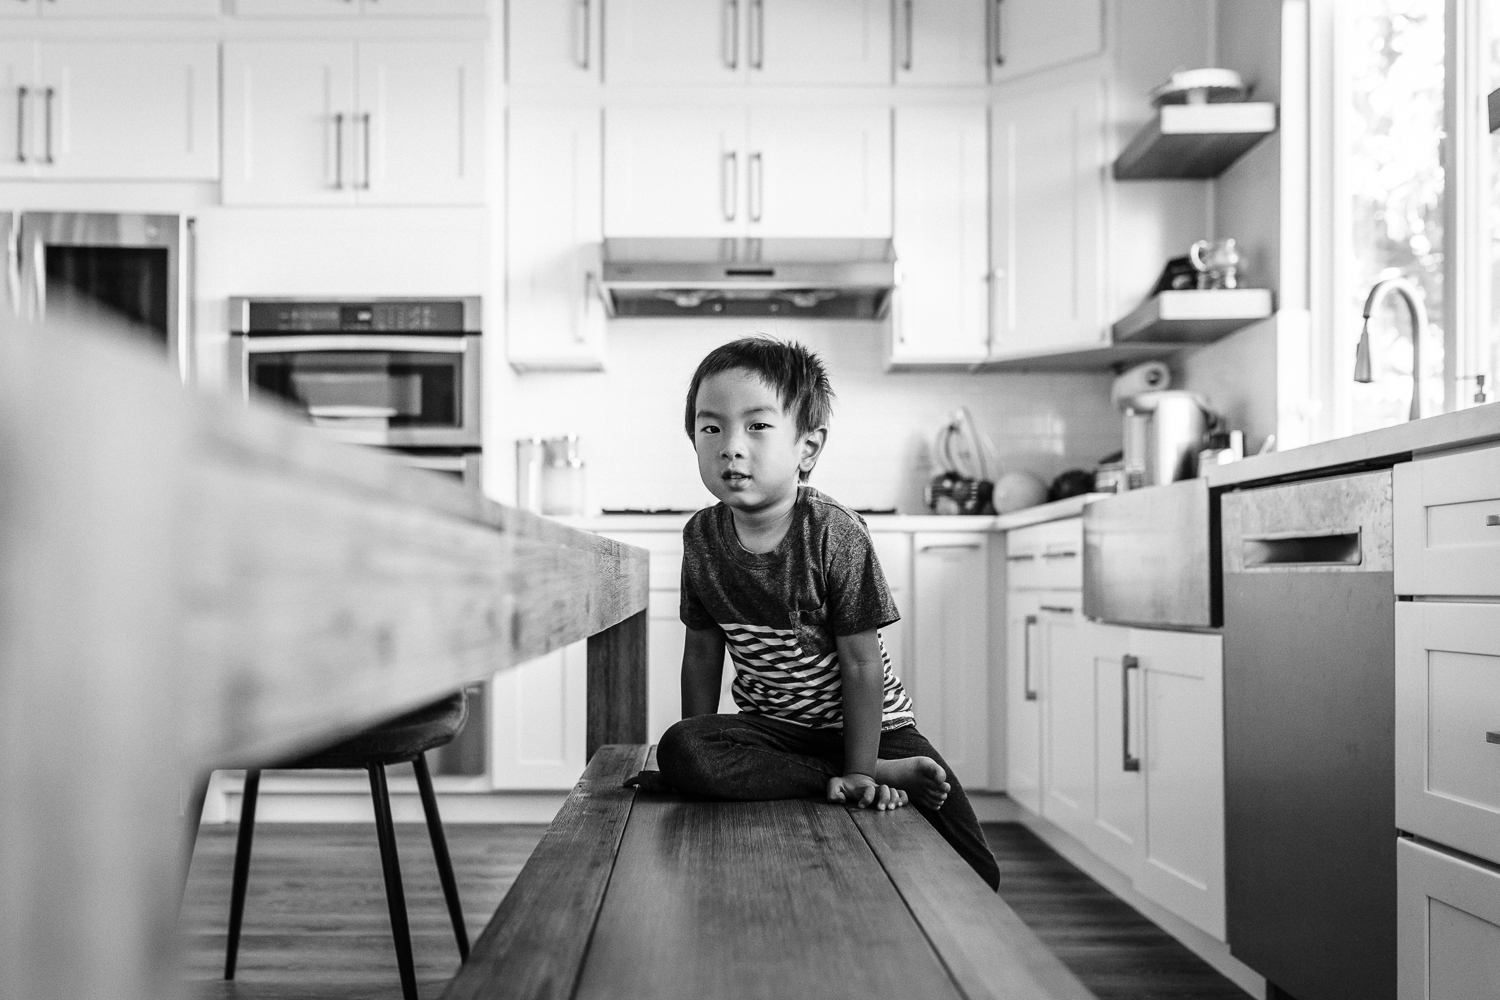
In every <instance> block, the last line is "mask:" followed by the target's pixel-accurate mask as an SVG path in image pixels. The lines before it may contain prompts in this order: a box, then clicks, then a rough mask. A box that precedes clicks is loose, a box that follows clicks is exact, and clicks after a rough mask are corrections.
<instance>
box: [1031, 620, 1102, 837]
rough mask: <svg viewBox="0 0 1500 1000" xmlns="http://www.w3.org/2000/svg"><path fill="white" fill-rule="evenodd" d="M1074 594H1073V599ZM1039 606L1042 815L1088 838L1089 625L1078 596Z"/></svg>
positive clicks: (1091, 731)
mask: <svg viewBox="0 0 1500 1000" xmlns="http://www.w3.org/2000/svg"><path fill="white" fill-rule="evenodd" d="M1071 597H1072V595H1069V598H1071ZM1059 600H1060V599H1059V598H1056V597H1052V596H1051V595H1048V596H1046V597H1044V599H1043V601H1042V603H1041V604H1040V605H1039V608H1038V610H1039V615H1038V621H1037V639H1038V645H1039V649H1040V653H1041V655H1040V657H1039V666H1040V667H1041V671H1040V673H1041V701H1042V815H1043V816H1045V817H1047V818H1048V819H1049V820H1051V821H1052V822H1054V823H1056V824H1057V825H1058V826H1060V827H1062V828H1063V829H1064V830H1066V831H1068V832H1069V833H1071V834H1072V835H1073V836H1075V837H1077V838H1078V839H1079V840H1087V838H1088V836H1089V828H1090V827H1091V825H1092V822H1093V811H1094V738H1095V737H1094V721H1095V720H1094V670H1093V658H1092V656H1091V650H1090V648H1089V640H1090V629H1089V625H1088V622H1087V621H1085V620H1084V617H1083V614H1082V609H1081V608H1080V607H1079V605H1078V602H1077V601H1076V600H1071V599H1070V600H1069V603H1067V604H1062V603H1054V602H1057V601H1059Z"/></svg>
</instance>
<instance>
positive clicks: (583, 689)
mask: <svg viewBox="0 0 1500 1000" xmlns="http://www.w3.org/2000/svg"><path fill="white" fill-rule="evenodd" d="M489 704H490V720H489V721H490V734H491V736H490V774H491V776H492V778H491V785H492V787H494V788H496V789H501V790H506V791H512V790H515V791H520V790H555V789H566V788H572V787H573V786H574V785H575V784H577V782H578V779H579V777H580V776H582V774H583V768H584V764H585V763H586V761H585V760H584V757H583V750H584V738H585V729H586V727H587V725H588V643H587V642H575V643H573V644H572V645H571V646H564V647H563V648H562V649H559V650H554V651H553V652H551V653H548V654H547V655H546V656H539V657H537V658H536V659H535V660H531V661H530V662H528V663H523V664H521V665H520V666H519V667H513V668H511V669H510V670H502V671H501V672H500V673H498V674H496V675H495V676H494V679H493V680H491V681H490V698H489Z"/></svg>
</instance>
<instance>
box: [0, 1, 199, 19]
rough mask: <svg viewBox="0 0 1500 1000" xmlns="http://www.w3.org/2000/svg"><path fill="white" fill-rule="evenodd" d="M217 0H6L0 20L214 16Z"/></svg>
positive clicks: (1, 10)
mask: <svg viewBox="0 0 1500 1000" xmlns="http://www.w3.org/2000/svg"><path fill="white" fill-rule="evenodd" d="M218 14H219V0H7V2H6V3H4V4H0V19H4V18H12V17H14V18H22V17H46V18H69V17H79V18H84V17H99V18H122V19H125V18H132V19H133V18H141V17H152V18H161V17H217V16H218Z"/></svg>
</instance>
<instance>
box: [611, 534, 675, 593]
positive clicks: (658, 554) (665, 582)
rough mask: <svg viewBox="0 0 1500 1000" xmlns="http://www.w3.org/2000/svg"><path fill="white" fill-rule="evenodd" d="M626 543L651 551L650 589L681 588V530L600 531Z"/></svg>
mask: <svg viewBox="0 0 1500 1000" xmlns="http://www.w3.org/2000/svg"><path fill="white" fill-rule="evenodd" d="M599 534H601V535H603V536H604V537H605V538H612V539H614V540H615V541H617V542H624V543H625V544H626V545H638V546H640V547H641V548H643V549H645V550H646V551H648V552H650V553H651V589H652V590H681V589H682V532H680V531H601V532H599Z"/></svg>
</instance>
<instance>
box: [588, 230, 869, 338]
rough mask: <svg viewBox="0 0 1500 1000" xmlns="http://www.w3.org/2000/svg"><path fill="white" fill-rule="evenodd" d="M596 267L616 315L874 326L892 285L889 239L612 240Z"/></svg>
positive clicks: (606, 301) (608, 306) (611, 309)
mask: <svg viewBox="0 0 1500 1000" xmlns="http://www.w3.org/2000/svg"><path fill="white" fill-rule="evenodd" d="M603 263H604V268H603V278H602V280H601V281H600V291H601V292H602V294H603V296H604V302H605V306H606V308H607V309H608V311H609V314H610V315H611V316H621V317H637V316H776V317H780V318H788V319H800V318H806V319H881V318H883V317H884V316H885V313H886V309H887V307H888V306H889V304H890V298H891V290H892V289H893V288H894V287H895V285H896V253H895V249H894V248H893V247H892V245H891V241H890V240H888V239H837V238H815V239H753V238H746V237H740V238H727V239H714V238H711V237H709V238H697V239H668V238H660V237H641V238H612V239H606V240H605V241H604V250H603Z"/></svg>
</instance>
